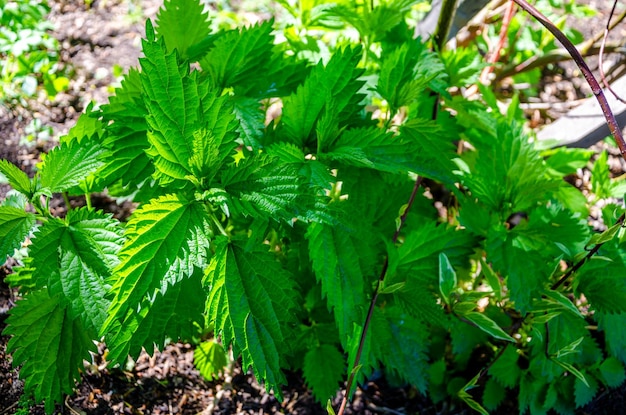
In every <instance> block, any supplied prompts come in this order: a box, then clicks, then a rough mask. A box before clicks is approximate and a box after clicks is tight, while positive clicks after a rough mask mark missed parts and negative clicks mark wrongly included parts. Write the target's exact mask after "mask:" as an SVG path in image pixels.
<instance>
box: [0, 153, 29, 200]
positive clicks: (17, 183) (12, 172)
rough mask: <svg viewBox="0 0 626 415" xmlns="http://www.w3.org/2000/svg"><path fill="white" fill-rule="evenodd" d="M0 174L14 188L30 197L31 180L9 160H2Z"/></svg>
mask: <svg viewBox="0 0 626 415" xmlns="http://www.w3.org/2000/svg"><path fill="white" fill-rule="evenodd" d="M0 174H3V175H4V176H5V177H6V178H7V180H8V181H9V184H10V185H11V187H12V188H14V189H15V190H17V191H18V192H20V193H23V194H25V195H30V192H31V184H30V179H29V178H28V176H27V175H26V173H24V172H23V171H22V170H20V169H19V168H18V167H17V166H16V165H14V164H13V163H11V162H9V161H8V160H0Z"/></svg>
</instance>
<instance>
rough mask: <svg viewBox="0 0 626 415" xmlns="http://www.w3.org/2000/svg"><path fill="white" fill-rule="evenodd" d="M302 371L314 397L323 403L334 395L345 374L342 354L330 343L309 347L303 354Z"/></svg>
mask: <svg viewBox="0 0 626 415" xmlns="http://www.w3.org/2000/svg"><path fill="white" fill-rule="evenodd" d="M302 371H303V374H304V379H305V380H306V383H307V385H308V386H309V387H310V388H311V390H312V391H313V395H314V396H315V399H316V400H317V401H318V402H319V403H320V404H321V403H324V402H325V401H327V400H328V399H332V398H333V397H334V396H335V394H336V393H337V390H338V389H339V382H340V381H341V378H342V377H343V376H344V374H345V361H344V357H343V354H342V353H341V352H340V351H339V350H337V348H336V347H335V346H333V345H331V344H320V345H319V346H317V347H313V348H310V349H309V350H308V351H307V352H306V354H305V355H304V364H303V367H302Z"/></svg>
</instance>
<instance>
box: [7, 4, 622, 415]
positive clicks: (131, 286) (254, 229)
mask: <svg viewBox="0 0 626 415" xmlns="http://www.w3.org/2000/svg"><path fill="white" fill-rule="evenodd" d="M396 3H397V2H390V3H381V5H378V6H377V8H373V9H371V10H369V9H368V11H367V13H370V14H371V16H370V18H371V19H372V22H373V23H372V24H371V25H367V27H365V28H364V29H362V30H370V29H371V28H376V36H373V35H372V36H370V39H371V42H370V43H369V44H367V45H365V50H364V46H362V45H353V44H344V45H338V46H337V48H336V50H335V51H334V53H333V54H332V56H331V57H330V58H329V59H328V61H326V62H322V61H320V62H318V63H315V64H308V63H307V62H306V61H303V60H300V59H299V58H297V57H296V56H295V54H294V53H292V50H291V48H290V44H289V43H286V44H277V43H276V42H275V38H274V35H273V26H272V25H273V22H272V21H269V22H264V23H259V24H257V25H254V26H250V27H246V28H241V29H235V30H225V29H224V30H220V31H218V32H211V31H210V30H209V27H210V22H209V16H208V15H207V14H206V13H205V12H204V11H203V7H202V5H201V4H200V3H199V2H189V1H185V2H183V1H182V0H166V1H165V5H164V8H163V9H161V11H160V12H159V14H158V16H157V19H156V24H155V25H154V24H153V23H151V22H150V21H148V22H147V24H146V39H145V40H144V41H143V44H142V47H143V53H144V57H143V58H141V59H140V67H139V68H135V69H132V70H131V71H130V72H129V73H128V74H127V75H126V76H125V77H124V80H123V81H122V84H121V87H120V88H118V89H117V90H116V91H115V94H114V95H113V96H112V97H111V98H110V101H109V103H108V104H107V105H105V106H103V107H102V108H100V109H94V108H93V107H90V108H88V109H87V111H86V113H85V114H83V115H82V116H81V118H80V119H79V120H78V122H77V124H76V125H75V126H74V127H73V128H72V129H71V130H70V132H69V134H68V135H67V136H65V137H62V138H61V140H60V144H59V146H58V147H56V148H55V149H53V150H52V151H50V152H49V153H48V154H47V155H46V156H45V158H44V159H43V161H42V163H41V165H40V168H39V170H38V171H37V173H36V174H35V176H34V177H32V178H29V177H28V176H27V175H26V174H25V173H23V172H22V171H20V170H19V169H18V168H17V167H15V166H14V165H12V164H11V163H9V162H7V161H4V160H2V161H0V172H2V173H3V174H4V176H6V178H7V180H8V181H9V183H10V184H11V186H12V187H13V189H14V190H15V193H13V194H12V195H11V196H9V197H7V199H6V200H4V201H3V202H2V204H1V206H0V236H1V237H2V238H1V239H0V241H1V242H0V248H1V249H0V255H1V256H2V258H3V260H4V258H5V257H6V256H7V255H12V254H13V252H14V250H15V249H16V248H19V247H20V246H21V245H22V244H24V243H25V241H26V242H27V245H28V256H27V257H26V258H24V259H23V265H22V266H21V267H19V268H18V269H17V270H16V273H15V274H12V275H11V276H9V277H8V281H9V282H10V283H11V284H12V285H14V286H17V287H20V292H21V294H22V296H23V299H21V300H19V301H18V302H17V305H16V307H15V308H13V309H12V310H11V312H10V313H11V315H10V317H9V318H8V319H7V324H8V327H7V328H6V329H5V333H6V334H10V335H12V336H13V337H12V339H11V340H10V342H9V346H8V347H9V350H10V351H11V352H12V354H13V362H14V364H15V365H21V370H20V375H21V377H22V378H23V379H24V381H25V390H26V392H27V393H29V394H32V395H33V396H34V398H35V399H36V400H37V401H41V400H44V401H45V404H46V410H47V411H49V412H50V411H52V410H53V408H54V405H55V403H56V402H61V401H62V398H63V394H69V393H71V392H72V389H73V387H74V385H75V382H76V381H77V380H79V378H80V371H81V369H82V367H83V362H82V361H83V359H87V360H89V359H90V354H89V353H90V352H95V351H96V346H95V342H96V341H99V340H101V339H104V341H105V342H106V345H107V347H108V353H107V359H108V360H109V361H110V364H111V365H117V364H119V365H124V363H125V361H126V359H127V358H128V356H131V357H133V358H136V357H137V356H138V354H139V353H140V352H141V350H142V349H145V350H146V351H148V352H149V353H152V352H153V350H154V348H155V347H156V348H159V349H160V348H162V347H163V346H164V344H165V343H166V342H167V341H168V340H169V339H174V340H179V339H180V340H185V341H192V342H194V343H196V344H198V347H197V351H196V364H197V365H198V368H199V369H200V371H201V372H202V373H203V374H204V375H205V376H207V377H209V378H210V377H212V376H216V375H218V374H219V373H220V372H221V371H222V370H223V369H224V367H225V366H226V364H227V362H228V359H227V357H226V350H227V349H229V348H230V349H232V352H233V354H234V355H235V356H237V357H241V364H242V366H243V368H244V369H246V370H247V369H251V370H252V371H253V372H254V375H255V376H256V377H257V378H258V379H259V380H260V381H263V382H265V385H266V388H267V389H268V390H272V391H273V392H274V393H275V394H276V395H277V396H278V397H279V398H280V397H281V385H284V383H285V376H284V374H283V370H285V369H290V370H296V371H301V372H302V374H303V376H304V379H305V380H306V383H307V384H308V386H309V387H310V388H311V389H312V391H313V393H314V395H315V397H316V398H317V399H318V400H319V402H321V403H323V402H326V400H327V399H328V398H330V397H331V396H334V395H335V393H336V392H337V390H338V389H339V387H340V385H341V382H342V381H343V380H345V377H346V373H347V371H352V373H356V374H357V375H356V376H357V380H359V381H363V380H365V379H367V378H368V377H370V376H371V375H372V374H373V373H374V372H375V371H378V370H381V371H383V372H384V373H385V375H386V376H387V378H388V379H390V380H393V381H395V382H398V383H408V384H410V385H412V386H413V387H415V388H416V389H417V390H418V391H419V392H420V393H423V394H427V395H428V396H429V397H430V398H431V399H432V400H433V401H434V402H435V403H438V402H442V401H444V400H447V401H448V402H450V403H452V404H455V405H456V404H458V402H460V401H464V402H465V403H466V404H467V405H469V406H470V407H472V408H474V409H475V410H477V411H480V412H486V410H495V409H497V408H498V406H499V405H500V404H501V403H502V402H503V401H504V399H505V397H507V396H511V395H512V394H515V395H516V396H517V397H518V402H519V404H518V405H519V412H520V413H524V412H528V411H530V413H532V414H542V413H546V412H547V411H548V410H549V409H555V410H556V411H557V412H559V413H561V414H571V413H574V411H575V409H576V408H579V407H581V406H584V405H585V404H586V403H588V402H589V401H590V400H591V399H593V397H594V396H595V395H596V394H597V393H598V391H599V390H600V388H603V387H615V386H618V385H620V384H621V383H622V382H623V381H624V379H625V377H626V374H625V370H624V364H626V353H625V351H626V340H625V339H624V337H623V331H622V330H621V327H623V325H624V323H626V317H625V316H626V314H624V312H625V311H626V284H625V283H624V278H623V273H624V269H625V263H624V261H626V256H625V255H624V251H623V249H622V248H623V247H622V244H623V234H624V232H623V231H622V228H621V223H622V222H623V216H621V217H620V218H619V220H618V221H617V224H616V225H615V226H613V227H610V228H609V229H608V230H606V231H605V232H602V233H598V232H596V230H594V229H592V228H591V227H590V225H589V224H588V222H587V217H588V216H589V209H590V208H591V205H590V202H589V199H588V198H587V197H585V196H584V195H583V194H581V193H580V191H579V190H577V189H576V188H575V187H573V186H572V185H570V184H569V183H568V181H566V180H564V178H567V177H568V176H570V175H572V174H574V173H575V172H576V170H577V169H580V168H583V167H585V166H590V165H591V164H592V163H591V162H590V158H591V156H592V153H591V152H589V151H587V150H580V149H554V150H549V151H545V152H540V151H538V150H536V149H535V148H534V145H533V144H532V142H530V141H529V139H528V137H527V136H526V134H525V133H524V131H523V128H522V125H521V124H520V122H519V120H520V119H521V118H523V117H522V116H521V113H520V111H519V109H517V108H515V107H514V106H512V107H510V108H509V111H508V112H507V113H506V114H500V112H499V110H498V106H497V103H496V100H495V97H494V96H493V94H492V93H491V92H490V91H489V90H488V89H486V88H483V89H482V100H476V101H468V100H465V99H463V98H462V97H461V96H458V95H451V94H450V93H449V92H448V91H449V90H451V87H463V86H465V85H467V84H468V83H471V82H472V80H474V79H476V75H477V72H478V71H480V69H481V67H480V65H470V63H471V62H475V61H476V57H475V56H471V55H469V54H465V55H463V54H460V55H458V56H460V57H461V58H458V59H456V58H455V55H453V54H451V53H445V54H444V55H440V54H439V53H435V52H432V51H431V50H430V49H429V48H428V47H427V46H426V44H424V43H422V42H421V41H420V40H411V39H412V37H411V34H412V29H411V28H410V27H409V26H408V25H407V24H406V23H405V21H404V19H403V18H402V16H403V15H404V14H405V13H407V12H408V9H407V8H406V7H405V8H401V7H399V6H398V5H397V4H396ZM183 4H184V7H183ZM394 11H395V13H398V14H399V15H400V18H399V19H397V18H393V19H391V18H389V14H391V13H394ZM328 12H329V13H332V12H333V10H332V9H331V10H329V11H328ZM334 12H336V14H337V15H345V14H342V13H344V12H343V11H342V10H337V9H335V10H334ZM375 19H381V20H380V22H381V25H375V24H374V23H375V22H376V21H377V20H375ZM180 21H184V22H186V24H185V25H179V24H178V22H180ZM382 22H387V25H386V26H384V25H382ZM366 60H367V61H368V62H369V64H367V65H366V66H365V61H366ZM372 103H378V105H377V106H372V105H371V104H372ZM277 104H280V105H282V111H281V113H280V115H279V116H276V117H274V118H271V117H269V116H268V108H270V106H273V107H275V106H276V105H277ZM372 108H376V110H377V113H378V114H379V115H378V116H377V117H373V116H372V112H371V110H372ZM434 108H435V109H438V110H437V111H433V109H434ZM270 118H271V119H270ZM464 143H466V144H464ZM592 174H593V175H592V183H593V189H591V190H592V192H594V193H595V195H596V196H597V198H606V197H615V196H621V194H622V191H623V190H622V189H623V186H622V185H621V183H620V182H617V181H615V180H612V179H610V177H609V171H608V168H607V164H606V157H605V156H601V157H600V158H599V159H598V160H597V161H596V162H595V163H594V164H593V168H592ZM103 191H106V192H108V194H109V195H111V196H112V197H116V198H118V199H119V200H131V201H133V202H135V203H136V206H137V208H136V210H135V211H134V212H133V213H132V215H131V216H130V217H129V218H128V220H126V221H120V220H118V219H115V218H114V217H113V216H112V215H111V214H110V213H106V212H102V211H99V210H96V209H94V208H93V207H92V205H91V198H90V195H91V194H93V193H97V192H103ZM59 193H62V194H65V195H69V196H76V195H84V196H85V198H86V200H87V206H85V207H81V208H76V209H69V205H68V209H69V210H68V212H67V214H66V215H65V216H64V217H56V216H54V215H53V214H52V213H51V211H50V209H49V201H50V199H51V198H52V197H54V195H55V194H59ZM622 212H623V208H622V207H621V206H618V205H616V204H607V205H606V206H605V207H604V208H603V210H602V213H603V216H604V218H605V221H606V222H607V223H608V222H615V219H616V218H618V217H619V216H620V215H621V214H622ZM588 250H591V251H592V253H594V254H596V255H595V256H593V257H591V255H589V254H588V252H587V251H588ZM572 270H575V272H574V273H573V275H571V278H570V274H571V271H572ZM374 296H376V299H377V301H376V302H375V306H374V307H373V308H371V314H370V313H369V312H368V309H369V308H370V304H373V301H372V300H373V297H374ZM365 325H368V326H369V330H368V331H366V333H367V335H366V336H365V337H364V341H361V335H362V333H363V330H364V326H365ZM357 356H358V357H357ZM355 366H356V369H354V370H353V368H354V367H355ZM477 386H479V387H480V388H479V389H475V391H473V392H470V391H471V390H472V389H474V388H476V387H477ZM476 391H478V392H479V393H476ZM348 392H351V391H348ZM572 397H573V398H572Z"/></svg>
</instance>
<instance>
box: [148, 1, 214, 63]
mask: <svg viewBox="0 0 626 415" xmlns="http://www.w3.org/2000/svg"><path fill="white" fill-rule="evenodd" d="M204 9H205V6H204V4H203V3H202V2H200V1H198V0H191V1H190V0H165V1H164V2H163V7H162V8H161V9H160V10H159V13H158V14H157V21H156V23H157V32H158V34H159V35H160V36H163V39H164V40H165V44H166V45H167V50H168V51H169V52H172V51H174V49H176V50H178V53H179V54H180V55H181V56H182V57H183V58H187V57H188V50H189V47H190V46H192V45H194V44H196V43H198V42H200V41H202V40H203V39H205V38H206V37H207V36H209V35H210V34H211V29H210V21H209V14H208V12H205V11H204Z"/></svg>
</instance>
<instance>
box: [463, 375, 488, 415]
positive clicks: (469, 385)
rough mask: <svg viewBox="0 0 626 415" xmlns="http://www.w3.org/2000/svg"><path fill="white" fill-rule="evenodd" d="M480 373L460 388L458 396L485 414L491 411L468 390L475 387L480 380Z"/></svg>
mask: <svg viewBox="0 0 626 415" xmlns="http://www.w3.org/2000/svg"><path fill="white" fill-rule="evenodd" d="M479 376H480V374H478V375H476V376H475V377H474V378H473V379H472V380H470V381H469V382H468V383H467V384H466V385H465V386H464V387H463V388H461V390H459V393H458V397H459V398H461V399H462V400H463V402H465V403H466V404H467V406H469V407H470V408H472V409H473V410H475V411H476V412H479V413H481V414H483V415H489V412H487V410H486V409H485V408H483V407H482V406H481V405H480V404H479V403H478V402H476V401H475V400H474V399H473V398H472V395H470V394H469V393H468V392H467V391H468V390H470V389H474V388H475V387H476V383H477V382H478V377H479Z"/></svg>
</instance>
